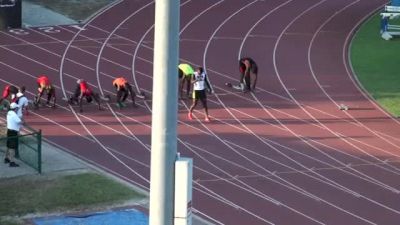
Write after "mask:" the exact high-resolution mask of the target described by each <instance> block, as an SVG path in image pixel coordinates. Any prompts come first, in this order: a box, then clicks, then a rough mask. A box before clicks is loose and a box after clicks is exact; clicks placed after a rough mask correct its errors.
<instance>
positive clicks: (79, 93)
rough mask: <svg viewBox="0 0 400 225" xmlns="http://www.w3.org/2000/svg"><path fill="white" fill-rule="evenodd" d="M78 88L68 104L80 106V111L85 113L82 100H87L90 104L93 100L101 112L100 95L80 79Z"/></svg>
mask: <svg viewBox="0 0 400 225" xmlns="http://www.w3.org/2000/svg"><path fill="white" fill-rule="evenodd" d="M76 84H77V85H76V88H75V92H74V94H73V95H72V96H71V97H70V99H69V101H68V103H70V104H75V103H78V104H79V111H80V112H83V109H82V100H83V97H85V98H86V101H87V102H88V103H90V102H92V101H93V99H94V100H95V101H96V103H97V105H98V107H99V110H101V105H100V96H99V94H98V93H95V92H93V91H92V89H90V88H89V86H88V84H87V82H86V81H85V80H83V79H78V80H77V81H76Z"/></svg>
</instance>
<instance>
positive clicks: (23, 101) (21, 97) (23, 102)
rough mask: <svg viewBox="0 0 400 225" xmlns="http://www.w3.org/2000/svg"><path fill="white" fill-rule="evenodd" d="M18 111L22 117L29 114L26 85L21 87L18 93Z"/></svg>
mask: <svg viewBox="0 0 400 225" xmlns="http://www.w3.org/2000/svg"><path fill="white" fill-rule="evenodd" d="M17 103H18V111H17V115H18V116H19V118H21V119H22V117H23V115H24V114H25V115H28V105H29V101H28V98H27V97H25V86H22V87H20V89H19V92H18V93H17Z"/></svg>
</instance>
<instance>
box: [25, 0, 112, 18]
mask: <svg viewBox="0 0 400 225" xmlns="http://www.w3.org/2000/svg"><path fill="white" fill-rule="evenodd" d="M25 1H29V2H32V3H34V4H37V5H41V6H43V7H45V8H48V9H50V10H53V11H55V12H58V13H60V14H62V15H64V16H66V17H69V18H71V19H73V20H76V21H79V20H85V19H87V18H89V17H90V16H91V15H92V14H94V13H96V12H97V11H98V10H100V9H101V8H103V7H104V6H106V5H108V4H109V3H111V2H113V1H115V0H25Z"/></svg>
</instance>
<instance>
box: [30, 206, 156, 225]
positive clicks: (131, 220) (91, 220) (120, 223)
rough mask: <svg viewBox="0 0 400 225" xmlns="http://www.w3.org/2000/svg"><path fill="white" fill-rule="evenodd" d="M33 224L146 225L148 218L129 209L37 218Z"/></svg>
mask: <svg viewBox="0 0 400 225" xmlns="http://www.w3.org/2000/svg"><path fill="white" fill-rule="evenodd" d="M33 223H34V224H35V225H148V224H149V218H148V216H147V215H145V214H143V213H142V212H140V211H138V210H135V209H129V210H123V211H110V212H101V213H95V214H90V215H79V216H60V217H45V218H37V219H34V220H33Z"/></svg>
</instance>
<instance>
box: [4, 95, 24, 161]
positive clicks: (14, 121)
mask: <svg viewBox="0 0 400 225" xmlns="http://www.w3.org/2000/svg"><path fill="white" fill-rule="evenodd" d="M17 110H18V104H17V103H15V102H13V103H11V104H10V110H9V111H8V112H7V150H6V155H5V158H4V163H8V164H9V166H10V167H18V166H19V165H18V164H17V163H15V162H14V155H15V151H16V150H17V148H18V133H19V131H20V129H21V125H22V120H21V118H19V116H18V115H17Z"/></svg>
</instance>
